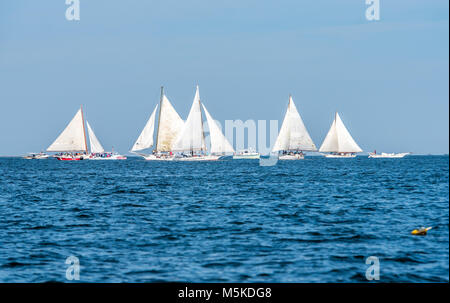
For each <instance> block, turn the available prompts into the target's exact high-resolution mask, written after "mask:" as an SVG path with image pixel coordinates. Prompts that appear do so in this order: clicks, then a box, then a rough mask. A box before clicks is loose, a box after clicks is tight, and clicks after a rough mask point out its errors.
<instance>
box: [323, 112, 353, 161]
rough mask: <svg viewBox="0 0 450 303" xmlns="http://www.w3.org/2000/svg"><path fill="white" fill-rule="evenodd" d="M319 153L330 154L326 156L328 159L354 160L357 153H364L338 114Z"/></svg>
mask: <svg viewBox="0 0 450 303" xmlns="http://www.w3.org/2000/svg"><path fill="white" fill-rule="evenodd" d="M319 152H322V153H323V152H324V153H330V154H325V157H327V158H354V157H356V153H360V152H362V149H361V148H360V147H359V146H358V144H356V142H355V140H353V138H352V136H351V135H350V133H349V132H348V130H347V128H346V127H345V125H344V123H343V122H342V120H341V117H340V116H339V114H338V113H337V112H336V114H335V117H334V121H333V123H332V124H331V127H330V130H329V131H328V134H327V136H326V137H325V140H324V141H323V143H322V146H321V147H320V149H319Z"/></svg>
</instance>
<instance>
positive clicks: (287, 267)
mask: <svg viewBox="0 0 450 303" xmlns="http://www.w3.org/2000/svg"><path fill="white" fill-rule="evenodd" d="M421 226H432V227H433V229H432V230H430V231H429V232H428V235H426V236H413V235H411V234H410V232H411V231H412V230H413V229H415V228H417V227H421ZM69 256H76V257H78V258H79V260H80V266H81V269H80V282H156V281H183V282H186V281H187V282H366V281H367V280H366V278H365V273H366V270H367V268H368V267H369V265H366V263H365V261H366V258H367V257H369V256H376V257H378V258H379V264H380V280H379V281H380V282H435V281H436V282H448V281H449V157H448V156H407V157H406V158H404V159H368V158H367V157H357V158H356V159H325V158H322V157H309V158H308V157H307V158H306V159H305V160H303V161H286V162H278V164H277V165H276V166H269V167H261V166H259V165H258V161H251V160H247V161H246V160H241V161H238V160H235V161H231V160H224V161H218V162H209V163H206V162H205V163H194V162H192V163H187V162H183V163H180V162H173V163H171V162H164V163H158V162H151V161H144V160H141V159H138V158H131V159H129V160H126V161H79V162H78V161H74V162H59V161H57V160H54V159H49V160H23V159H19V158H0V282H46V281H61V282H67V280H66V269H67V267H68V265H66V264H65V261H66V258H67V257H69Z"/></svg>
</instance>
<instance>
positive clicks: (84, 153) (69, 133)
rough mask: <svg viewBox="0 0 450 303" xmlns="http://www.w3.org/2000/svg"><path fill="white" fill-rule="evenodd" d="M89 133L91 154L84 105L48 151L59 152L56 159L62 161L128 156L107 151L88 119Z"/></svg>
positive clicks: (111, 158)
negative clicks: (87, 138) (88, 145)
mask: <svg viewBox="0 0 450 303" xmlns="http://www.w3.org/2000/svg"><path fill="white" fill-rule="evenodd" d="M86 125H87V128H88V134H89V143H90V148H91V154H90V155H89V154H88V147H87V140H86V130H85V127H84V115H83V107H82V106H81V107H80V109H79V110H78V111H77V113H76V114H75V116H74V117H73V118H72V120H71V121H70V122H69V124H68V125H67V126H66V128H65V129H64V130H63V131H62V132H61V134H60V135H59V136H58V138H56V140H55V141H54V142H53V143H52V144H51V145H50V146H49V147H48V148H47V151H48V152H57V153H58V154H56V155H55V157H56V159H58V160H61V161H79V160H85V159H93V160H98V159H100V158H101V159H102V160H103V159H108V160H123V159H126V157H124V156H122V155H119V154H117V153H114V152H106V153H105V150H104V149H103V146H102V145H101V144H100V141H99V140H98V139H97V136H95V134H94V131H93V130H92V128H91V126H90V125H89V122H87V121H86Z"/></svg>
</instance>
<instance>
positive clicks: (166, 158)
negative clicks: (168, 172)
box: [142, 155, 175, 161]
mask: <svg viewBox="0 0 450 303" xmlns="http://www.w3.org/2000/svg"><path fill="white" fill-rule="evenodd" d="M142 157H143V158H144V159H145V160H147V161H173V160H174V159H175V156H169V155H167V156H166V155H162V156H161V155H158V156H157V155H148V156H142Z"/></svg>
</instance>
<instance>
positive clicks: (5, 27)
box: [0, 0, 449, 156]
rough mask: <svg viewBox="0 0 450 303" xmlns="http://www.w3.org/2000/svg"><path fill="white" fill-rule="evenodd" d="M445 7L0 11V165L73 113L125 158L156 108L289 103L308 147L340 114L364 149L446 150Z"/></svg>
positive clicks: (265, 111)
mask: <svg viewBox="0 0 450 303" xmlns="http://www.w3.org/2000/svg"><path fill="white" fill-rule="evenodd" d="M448 6H449V2H448V1H447V0H420V1H419V0H409V1H408V0H396V1H391V0H380V20H378V21H369V20H367V19H366V18H365V11H366V9H367V7H368V6H367V5H366V4H365V0H342V1H335V0H315V1H298V0H291V1H287V0H280V1H264V0H239V1H235V0H229V1H211V0H209V1H208V0H184V1H179V0H177V1H174V0H161V1H138V0H127V1H117V0H89V1H88V0H80V20H79V21H68V20H66V18H65V13H66V9H67V8H68V5H66V4H65V0H52V1H47V0H45V1H44V0H4V1H0V104H1V107H0V139H1V140H0V155H3V156H4V155H21V154H24V153H27V152H38V151H41V150H45V149H46V148H47V147H48V146H49V145H50V144H51V143H52V142H53V140H54V139H55V138H56V137H57V136H58V134H59V133H60V132H61V131H62V130H63V128H64V127H65V126H66V125H67V123H68V122H69V121H70V119H72V117H73V116H74V115H75V113H76V111H77V110H78V108H79V107H80V105H81V104H82V105H83V109H84V112H85V116H86V118H87V120H88V121H89V123H90V124H91V126H92V127H93V129H94V130H95V133H96V135H97V137H98V138H99V139H100V141H101V142H102V144H103V146H104V147H105V148H106V149H108V150H110V148H111V146H114V149H115V150H118V151H120V152H122V153H127V151H129V150H130V149H131V147H132V145H133V143H134V141H135V140H136V138H137V137H138V135H139V133H140V131H141V130H142V128H143V126H144V125H145V123H146V121H147V119H148V117H149V115H150V113H151V111H152V110H153V108H154V107H155V105H156V104H157V103H158V101H159V93H160V86H161V85H164V87H165V92H166V94H167V96H168V98H169V99H170V101H171V102H172V104H173V105H174V106H175V108H176V110H177V111H178V113H179V114H180V115H181V117H182V118H183V119H186V116H187V114H188V112H189V109H190V106H191V103H192V100H193V97H194V93H195V86H196V85H197V84H198V85H199V86H200V95H201V100H202V102H203V103H204V104H205V105H206V107H207V108H208V111H209V112H210V113H211V115H212V116H213V117H214V118H215V119H217V120H219V121H220V122H221V123H222V125H224V121H225V120H237V119H240V120H243V121H246V120H247V119H253V120H267V121H269V120H279V121H280V123H279V126H281V121H282V119H283V115H284V113H285V111H286V106H287V102H288V96H289V94H292V96H293V98H294V101H295V103H296V105H297V108H298V110H299V112H300V114H301V115H302V118H303V120H304V123H305V125H306V127H307V129H308V131H309V133H310V135H311V137H312V139H313V141H314V142H315V144H316V145H317V146H318V147H319V146H320V144H321V143H322V141H323V139H324V138H325V135H326V133H327V131H328V129H329V127H330V125H331V122H332V119H333V117H334V112H335V111H338V112H339V113H340V116H341V118H342V119H343V121H344V123H345V125H346V126H347V128H348V129H349V131H350V133H351V134H352V136H353V137H354V139H355V140H356V142H357V143H358V144H359V145H360V146H361V148H362V149H363V150H364V151H366V152H368V151H372V150H374V149H376V150H377V151H380V152H381V151H384V152H406V151H409V152H413V153H415V154H444V153H448V150H449V141H448V140H449V88H448V81H449V57H448V54H449V41H448V35H449V32H448V28H449V23H448V20H449V18H448V11H449V7H448Z"/></svg>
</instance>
